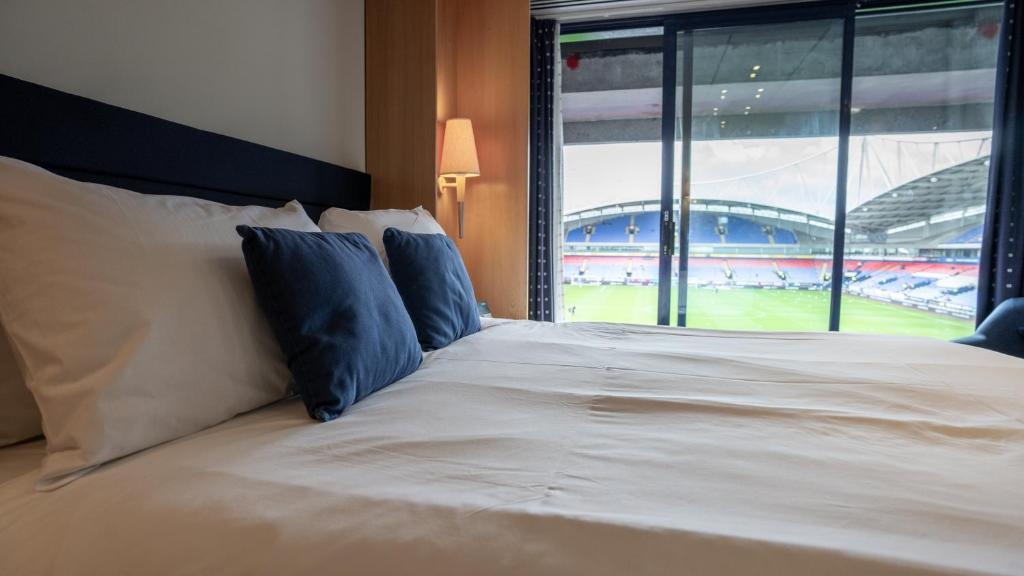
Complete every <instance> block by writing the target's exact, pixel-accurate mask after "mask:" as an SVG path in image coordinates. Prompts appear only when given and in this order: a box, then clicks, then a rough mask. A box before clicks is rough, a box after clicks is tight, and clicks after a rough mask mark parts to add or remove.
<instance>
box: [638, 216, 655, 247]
mask: <svg viewBox="0 0 1024 576" xmlns="http://www.w3.org/2000/svg"><path fill="white" fill-rule="evenodd" d="M659 224H660V220H659V219H658V213H657V212H644V213H643V214H637V215H636V227H637V233H636V241H637V242H643V243H657V242H658V241H660V239H661V233H660V230H659Z"/></svg>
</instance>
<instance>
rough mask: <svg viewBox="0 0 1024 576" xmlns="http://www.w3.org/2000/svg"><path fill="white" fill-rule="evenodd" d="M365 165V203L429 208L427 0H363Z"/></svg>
mask: <svg viewBox="0 0 1024 576" xmlns="http://www.w3.org/2000/svg"><path fill="white" fill-rule="evenodd" d="M365 10H366V15H365V18H366V171H367V172H369V173H370V175H371V176H372V178H373V200H372V201H373V208H374V209H379V208H415V207H416V206H419V205H423V207H425V208H427V209H428V210H433V209H434V193H433V190H434V170H435V165H434V162H435V159H434V157H435V147H436V145H435V134H436V127H435V126H436V122H435V116H436V106H435V98H436V90H435V60H434V57H435V45H436V40H437V38H436V28H435V27H434V25H433V23H434V22H435V19H436V5H435V2H434V1H433V0H372V1H370V2H366V8H365Z"/></svg>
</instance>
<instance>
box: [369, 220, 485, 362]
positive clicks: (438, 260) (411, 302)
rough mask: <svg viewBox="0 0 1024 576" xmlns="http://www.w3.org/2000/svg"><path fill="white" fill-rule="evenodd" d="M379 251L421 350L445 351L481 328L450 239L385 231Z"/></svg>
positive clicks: (467, 281) (459, 260)
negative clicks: (388, 267) (388, 266)
mask: <svg viewBox="0 0 1024 576" xmlns="http://www.w3.org/2000/svg"><path fill="white" fill-rule="evenodd" d="M384 249H385V250H386V251H387V253H388V262H389V263H390V265H391V277H392V279H394V281H395V286H397V287H398V293H399V294H401V295H402V301H403V302H405V309H406V310H408V311H409V316H411V317H412V323H413V324H414V325H415V326H416V337H417V338H419V341H420V346H422V347H423V349H424V350H437V349H438V348H444V347H445V346H447V345H449V344H451V343H452V342H454V341H456V340H458V339H459V338H462V337H463V336H468V335H470V334H472V333H474V332H478V331H479V330H480V313H479V311H478V310H477V305H476V295H475V294H473V284H472V283H471V282H470V281H469V274H467V273H466V266H465V264H463V263H462V256H461V255H460V254H459V249H458V248H456V247H455V243H454V242H452V240H451V238H449V237H447V236H445V235H444V234H413V233H411V232H403V231H401V230H398V229H396V228H388V229H387V230H385V231H384Z"/></svg>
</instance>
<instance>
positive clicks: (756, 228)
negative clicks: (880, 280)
mask: <svg viewBox="0 0 1024 576" xmlns="http://www.w3.org/2000/svg"><path fill="white" fill-rule="evenodd" d="M684 25H685V24H684ZM675 34H676V60H677V62H676V70H677V75H676V79H675V83H676V84H677V85H678V90H677V97H676V101H675V107H674V108H675V111H674V116H675V118H676V125H677V126H678V128H677V129H676V130H675V135H674V137H675V144H674V145H675V148H676V150H677V154H676V157H677V158H678V162H679V165H680V170H679V174H678V178H677V182H675V183H673V190H672V196H673V203H674V205H675V206H677V207H679V209H680V210H679V214H678V221H679V222H680V223H681V224H682V225H681V226H680V228H679V234H678V236H677V238H676V240H675V243H676V244H675V248H676V249H675V253H676V254H677V255H678V258H677V259H676V262H675V263H674V264H675V267H676V269H677V270H678V273H677V274H676V276H675V278H674V281H675V286H676V289H675V290H673V292H674V293H675V294H676V295H677V298H676V300H675V302H676V306H674V307H673V308H672V309H673V311H674V312H675V314H674V315H673V317H672V318H671V320H672V322H673V323H677V324H678V325H681V326H691V327H699V328H720V329H743V330H827V329H828V328H829V312H830V291H829V283H828V281H827V279H828V276H829V273H830V271H831V263H830V262H829V261H828V259H829V258H830V256H831V253H832V245H833V236H834V230H835V214H836V185H837V167H838V160H839V157H838V149H839V113H840V108H841V107H840V95H841V94H840V92H841V72H842V61H843V19H842V18H825V19H811V20H800V21H793V22H784V23H777V24H748V25H742V26H722V27H713V28H704V29H685V28H684V29H682V30H679V31H677V32H675Z"/></svg>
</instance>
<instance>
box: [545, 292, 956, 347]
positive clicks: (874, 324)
mask: <svg viewBox="0 0 1024 576" xmlns="http://www.w3.org/2000/svg"><path fill="white" fill-rule="evenodd" d="M564 288H565V295H564V298H563V308H564V310H566V311H567V312H566V313H565V316H564V317H565V319H566V320H569V321H572V322H626V323H631V324H655V323H656V322H657V314H658V288H657V287H656V286H565V287H564ZM688 294H689V295H688V297H687V326H689V327H692V328H715V329H722V330H788V331H817V330H827V329H828V314H829V294H828V293H827V292H820V291H806V290H758V289H743V288H735V289H721V290H718V291H715V290H714V289H710V288H697V287H693V288H690V289H689V291H688ZM676 302H677V297H676V293H675V290H673V294H672V310H675V309H676ZM574 307H575V311H574V313H572V312H569V311H570V310H572V309H573V308H574ZM840 329H841V330H843V331H844V332H872V333H880V334H907V335H915V336H930V337H932V338H941V339H943V340H949V339H951V338H959V337H960V336H966V335H968V334H971V333H973V332H974V323H973V322H971V321H968V320H961V319H958V318H952V317H950V316H943V315H940V314H934V313H932V312H926V311H923V310H917V309H914V308H907V307H904V306H900V305H898V304H888V303H885V302H876V301H874V300H868V299H866V298H859V297H854V296H844V297H843V302H842V313H841V315H840Z"/></svg>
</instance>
